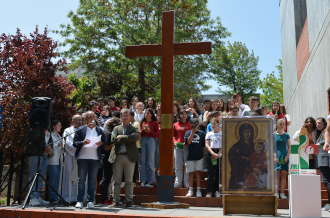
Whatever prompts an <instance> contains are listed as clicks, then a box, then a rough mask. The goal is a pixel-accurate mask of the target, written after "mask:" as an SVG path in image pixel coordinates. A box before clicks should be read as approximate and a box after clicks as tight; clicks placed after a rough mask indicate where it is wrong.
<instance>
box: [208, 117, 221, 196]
mask: <svg viewBox="0 0 330 218" xmlns="http://www.w3.org/2000/svg"><path fill="white" fill-rule="evenodd" d="M211 126H212V128H213V130H212V131H210V132H208V133H207V134H206V137H205V148H206V149H207V151H208V152H207V154H208V155H207V156H206V158H207V159H206V161H207V169H208V171H207V186H206V193H207V194H206V196H205V197H207V198H210V197H212V193H214V196H215V197H217V198H219V197H220V190H219V184H220V183H219V179H220V178H219V172H220V167H219V165H220V163H221V159H220V157H221V153H222V151H221V149H222V132H221V131H220V128H219V119H218V118H212V119H211Z"/></svg>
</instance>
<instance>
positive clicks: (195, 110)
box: [186, 97, 201, 121]
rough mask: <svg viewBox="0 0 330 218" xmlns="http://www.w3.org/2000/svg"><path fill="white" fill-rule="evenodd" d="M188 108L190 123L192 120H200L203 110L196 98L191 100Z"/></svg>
mask: <svg viewBox="0 0 330 218" xmlns="http://www.w3.org/2000/svg"><path fill="white" fill-rule="evenodd" d="M187 106H188V109H187V110H186V111H187V115H188V121H189V120H190V119H191V118H198V117H199V116H200V115H201V108H200V107H199V103H198V101H197V100H196V99H195V98H193V97H191V98H189V99H188V105H187Z"/></svg>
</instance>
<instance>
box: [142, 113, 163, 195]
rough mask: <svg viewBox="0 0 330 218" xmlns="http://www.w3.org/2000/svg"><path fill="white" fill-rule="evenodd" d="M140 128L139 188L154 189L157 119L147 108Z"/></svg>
mask: <svg viewBox="0 0 330 218" xmlns="http://www.w3.org/2000/svg"><path fill="white" fill-rule="evenodd" d="M140 126H141V141H140V145H141V153H140V157H141V168H140V181H141V182H142V183H141V187H150V188H152V187H154V186H155V185H156V176H155V163H154V162H155V150H156V145H155V138H156V137H159V125H158V122H157V118H156V117H155V114H154V112H153V110H152V109H151V108H147V109H146V111H145V113H144V118H143V119H142V120H141V121H140Z"/></svg>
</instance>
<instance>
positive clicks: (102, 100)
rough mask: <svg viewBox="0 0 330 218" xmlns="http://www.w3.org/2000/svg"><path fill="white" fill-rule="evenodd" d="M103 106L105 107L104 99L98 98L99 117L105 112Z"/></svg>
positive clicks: (97, 110)
mask: <svg viewBox="0 0 330 218" xmlns="http://www.w3.org/2000/svg"><path fill="white" fill-rule="evenodd" d="M103 106H104V98H98V99H97V109H96V112H97V113H99V115H101V112H102V111H103Z"/></svg>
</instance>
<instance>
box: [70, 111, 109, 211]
mask: <svg viewBox="0 0 330 218" xmlns="http://www.w3.org/2000/svg"><path fill="white" fill-rule="evenodd" d="M94 119H95V114H94V112H93V111H88V112H87V113H86V122H87V123H86V124H87V125H89V124H91V123H92V121H93V120H94ZM100 135H101V140H99V139H97V137H99V136H100ZM97 140H99V141H98V142H96V141H97ZM105 144H106V138H105V135H104V134H103V131H102V129H101V128H100V127H98V126H97V125H94V124H92V125H89V126H88V127H86V128H83V129H81V130H78V131H77V132H76V133H75V135H74V138H73V146H74V147H75V148H76V149H77V150H76V152H75V156H76V158H77V164H78V195H77V204H76V207H77V208H82V207H83V197H84V195H85V183H86V176H87V174H88V182H87V183H88V187H87V197H88V199H87V201H88V204H87V208H94V196H95V193H94V190H95V179H96V175H97V170H98V168H99V164H100V156H101V149H103V148H104V147H105Z"/></svg>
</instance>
